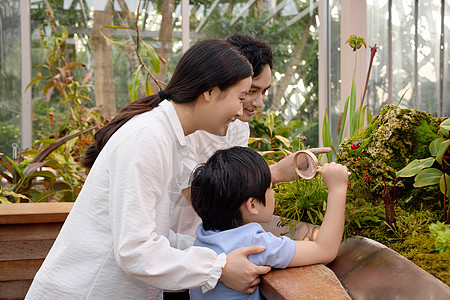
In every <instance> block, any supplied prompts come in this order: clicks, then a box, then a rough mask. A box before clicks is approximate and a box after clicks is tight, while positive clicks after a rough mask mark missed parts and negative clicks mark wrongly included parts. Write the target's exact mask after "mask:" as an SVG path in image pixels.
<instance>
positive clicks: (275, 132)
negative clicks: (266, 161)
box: [248, 112, 305, 161]
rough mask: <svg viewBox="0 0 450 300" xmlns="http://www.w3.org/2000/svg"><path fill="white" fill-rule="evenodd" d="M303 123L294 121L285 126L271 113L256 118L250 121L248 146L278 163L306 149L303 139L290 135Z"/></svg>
mask: <svg viewBox="0 0 450 300" xmlns="http://www.w3.org/2000/svg"><path fill="white" fill-rule="evenodd" d="M301 124H302V122H301V121H298V120H293V121H290V122H288V123H287V124H286V125H283V123H282V121H281V120H280V119H279V117H278V116H277V115H275V113H273V112H270V113H267V114H261V112H259V116H256V117H254V118H253V119H252V120H251V121H250V124H249V125H250V131H251V136H252V137H250V139H249V141H248V144H249V146H250V147H252V148H253V149H255V150H257V151H259V152H260V153H261V155H263V156H265V157H271V158H273V159H274V160H275V161H278V160H279V159H281V158H282V157H284V156H288V155H289V154H291V153H292V152H295V151H297V150H301V149H304V148H305V146H304V145H303V142H302V138H298V139H297V140H296V139H293V138H291V137H290V135H289V134H290V133H291V132H292V131H293V130H295V129H297V128H298V127H299V126H301ZM253 136H256V137H253Z"/></svg>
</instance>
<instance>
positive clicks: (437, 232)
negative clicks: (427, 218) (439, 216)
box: [429, 222, 450, 254]
mask: <svg viewBox="0 0 450 300" xmlns="http://www.w3.org/2000/svg"><path fill="white" fill-rule="evenodd" d="M429 228H430V232H431V237H432V238H433V239H434V246H435V249H436V251H438V252H439V253H440V254H442V253H445V252H447V251H448V250H450V225H448V224H444V223H441V222H436V223H433V224H431V225H430V226H429Z"/></svg>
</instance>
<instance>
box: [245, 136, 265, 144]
mask: <svg viewBox="0 0 450 300" xmlns="http://www.w3.org/2000/svg"><path fill="white" fill-rule="evenodd" d="M256 141H263V142H266V143H267V144H269V145H270V141H269V140H267V139H265V138H254V137H251V138H249V139H248V144H249V145H250V144H252V143H254V142H256Z"/></svg>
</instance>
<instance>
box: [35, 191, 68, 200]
mask: <svg viewBox="0 0 450 300" xmlns="http://www.w3.org/2000/svg"><path fill="white" fill-rule="evenodd" d="M67 192H72V191H71V190H57V191H53V190H52V191H48V192H44V193H40V194H38V195H37V196H35V197H34V198H33V200H34V202H44V201H48V197H50V196H52V195H55V194H58V193H67Z"/></svg>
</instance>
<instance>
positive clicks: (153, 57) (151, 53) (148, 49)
mask: <svg viewBox="0 0 450 300" xmlns="http://www.w3.org/2000/svg"><path fill="white" fill-rule="evenodd" d="M142 43H143V44H144V47H145V53H146V54H147V56H148V58H150V64H151V65H152V68H153V71H155V73H159V72H160V71H161V63H160V61H159V57H158V55H157V54H156V51H155V48H153V47H152V46H150V45H149V44H147V43H146V42H144V41H143V40H142Z"/></svg>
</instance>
